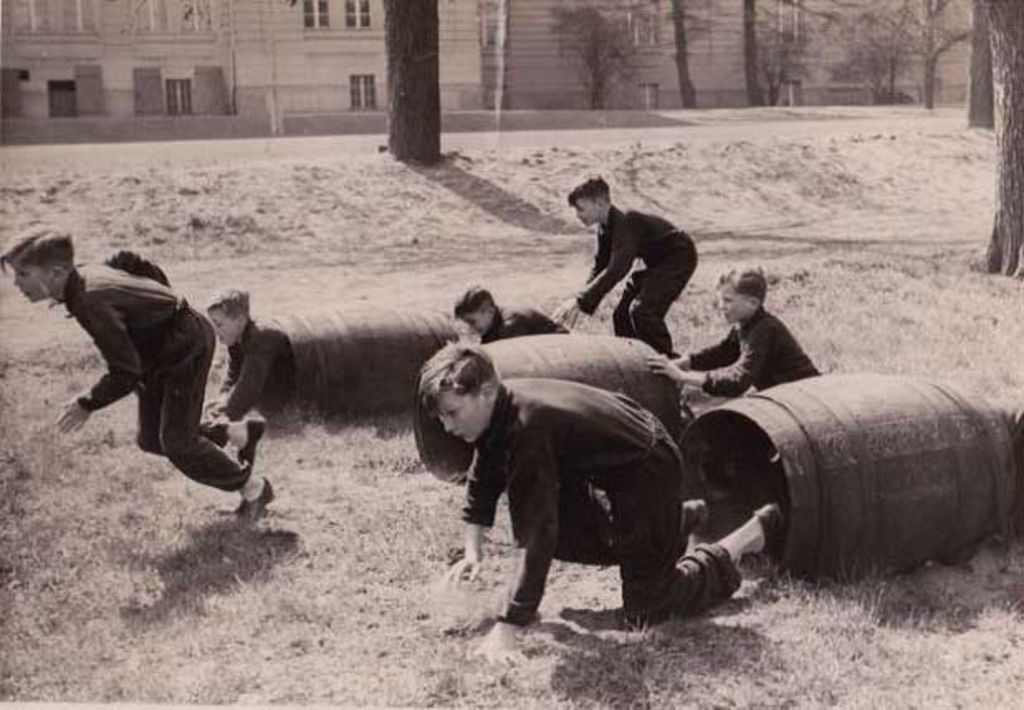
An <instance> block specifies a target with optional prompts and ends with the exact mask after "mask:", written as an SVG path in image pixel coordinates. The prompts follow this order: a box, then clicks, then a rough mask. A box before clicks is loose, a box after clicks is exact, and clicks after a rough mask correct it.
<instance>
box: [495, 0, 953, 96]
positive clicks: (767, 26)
mask: <svg viewBox="0 0 1024 710" xmlns="http://www.w3.org/2000/svg"><path fill="white" fill-rule="evenodd" d="M960 2H965V0H960ZM674 5H675V3H673V2H672V0H481V2H480V22H481V32H480V35H481V38H482V42H481V53H482V57H481V66H482V70H483V77H482V84H483V96H484V104H485V105H486V106H488V107H493V106H497V105H502V106H503V107H504V108H509V109H580V108H588V107H589V106H588V103H589V99H590V97H589V96H588V94H587V91H586V81H585V80H584V79H582V78H581V77H582V76H583V75H584V74H585V73H586V71H585V67H584V65H585V64H586V60H584V59H582V53H581V52H578V51H574V50H573V49H572V47H571V44H572V42H571V39H570V40H569V41H567V36H566V35H567V33H566V32H565V31H564V30H562V31H559V30H558V29H557V27H558V17H559V15H560V14H564V13H565V11H566V10H567V9H572V8H581V7H590V8H596V9H598V10H599V11H600V12H601V13H602V14H603V15H604V16H605V17H606V18H607V19H608V21H609V22H611V23H613V24H615V25H617V27H618V28H619V31H620V33H621V35H622V36H623V37H625V38H627V39H628V40H629V42H628V46H627V47H625V48H618V49H621V50H624V51H626V52H627V53H628V54H629V58H628V62H627V64H628V67H626V68H625V70H624V71H619V72H616V73H615V75H614V76H613V80H612V81H611V82H610V85H609V87H608V89H607V92H606V96H605V99H604V106H605V107H606V108H613V109H614V108H618V109H652V108H661V109H674V108H681V107H682V99H681V92H680V88H679V75H678V70H677V66H676V54H677V48H676V36H675V23H674V17H673V12H674ZM681 5H685V9H686V12H685V27H686V47H687V57H688V66H689V72H690V78H691V81H692V83H693V85H694V88H695V90H696V99H697V105H698V106H699V107H702V108H716V107H732V106H746V105H747V93H746V79H745V74H744V42H743V3H742V2H741V1H740V0H686V2H685V3H681ZM830 7H834V6H832V5H831V4H830V3H829V2H828V0H760V1H759V2H758V4H757V8H758V13H757V28H758V29H757V31H758V40H759V51H760V53H759V57H758V67H759V79H760V82H761V84H762V85H763V88H764V90H765V94H766V98H767V94H768V93H769V92H768V88H769V87H768V84H769V77H771V78H772V81H771V83H772V84H777V85H775V86H773V87H772V92H771V93H772V94H773V98H775V99H776V101H775V103H782V104H832V103H839V104H856V103H869V102H870V101H871V95H870V92H869V91H868V90H867V89H866V88H865V86H864V85H863V83H858V82H854V81H849V80H845V81H844V80H841V79H837V78H836V77H835V73H834V72H833V70H832V68H833V67H834V66H835V64H836V63H837V62H838V61H839V60H840V54H841V52H842V49H843V48H842V47H841V46H840V45H839V44H837V42H836V36H835V34H834V33H833V32H831V31H830V28H829V23H828V22H827V21H825V19H823V18H824V16H825V14H826V13H825V12H824V10H826V9H828V8H830ZM568 34H571V32H570V33H568ZM617 51H618V50H617ZM592 56H593V55H592ZM966 59H967V45H966V44H963V45H961V46H958V47H956V48H954V50H952V51H951V52H950V53H949V54H948V55H946V56H944V58H943V59H942V61H941V62H940V64H939V85H940V92H939V101H940V102H952V101H959V100H962V97H963V94H964V91H965V87H966V77H967V70H966ZM900 87H901V90H902V93H904V94H906V95H908V96H910V97H911V98H917V97H918V96H919V94H920V67H919V66H910V67H908V68H907V69H906V71H905V72H903V76H902V78H901V80H900Z"/></svg>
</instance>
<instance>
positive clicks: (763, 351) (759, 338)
mask: <svg viewBox="0 0 1024 710" xmlns="http://www.w3.org/2000/svg"><path fill="white" fill-rule="evenodd" d="M767 295H768V281H767V279H766V278H765V275H764V272H763V271H762V270H761V269H759V268H754V269H732V270H730V271H728V272H726V273H725V274H723V275H722V276H721V277H720V278H719V280H718V308H719V310H720V311H721V313H722V316H723V317H724V318H725V321H726V323H728V324H729V325H730V326H731V328H730V330H729V333H728V334H727V335H726V336H725V339H724V340H722V341H721V342H720V343H718V344H717V345H712V346H711V347H709V348H706V349H704V350H701V351H699V352H695V353H693V354H691V355H686V356H683V357H681V358H679V359H677V360H668V359H666V358H662V357H652V358H651V359H650V361H649V364H650V366H651V369H652V370H654V371H655V372H658V373H661V374H664V375H666V376H668V377H670V378H671V379H672V380H673V381H675V382H676V384H677V385H679V387H680V388H681V389H682V388H683V387H685V386H691V387H699V388H700V389H702V390H704V392H706V393H708V394H710V395H714V396H718V397H738V396H740V395H741V394H743V393H744V392H746V391H747V390H748V389H750V388H751V387H755V388H757V389H759V390H763V389H765V388H767V387H772V386H773V385H780V384H783V383H785V382H794V381H796V380H802V379H804V378H805V377H814V376H816V375H818V374H819V372H818V369H817V368H816V367H815V366H814V363H813V362H811V359H810V358H809V357H808V356H807V354H806V353H805V352H804V351H803V348H801V347H800V344H799V343H798V342H797V341H796V338H794V337H793V335H792V334H791V333H790V332H789V329H788V328H786V326H785V324H783V322H782V321H781V320H779V319H778V318H776V317H775V316H773V315H772V314H771V313H769V312H768V311H766V310H765V308H764V301H765V297H766V296H767Z"/></svg>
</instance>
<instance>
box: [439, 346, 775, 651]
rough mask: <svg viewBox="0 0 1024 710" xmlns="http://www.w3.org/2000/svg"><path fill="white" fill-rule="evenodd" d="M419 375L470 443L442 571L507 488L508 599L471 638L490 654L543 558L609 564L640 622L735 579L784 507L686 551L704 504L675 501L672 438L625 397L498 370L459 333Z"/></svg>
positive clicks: (532, 616)
mask: <svg viewBox="0 0 1024 710" xmlns="http://www.w3.org/2000/svg"><path fill="white" fill-rule="evenodd" d="M420 382H421V386H420V393H419V395H420V397H421V398H422V400H423V403H424V405H425V406H426V407H427V408H428V410H430V411H433V412H435V413H436V416H437V417H438V418H439V419H440V420H441V423H442V424H443V426H444V427H445V429H446V430H447V431H448V432H449V433H451V434H453V435H455V436H458V437H460V438H462V439H464V440H465V441H468V442H473V443H475V444H476V450H477V455H476V462H475V464H474V466H473V469H472V472H471V473H470V476H469V481H468V485H467V497H466V506H465V508H464V511H463V520H464V521H465V522H466V540H465V557H464V558H463V559H462V560H460V561H459V562H456V563H455V564H454V565H453V566H452V567H451V568H450V569H449V570H448V572H447V575H446V580H447V582H448V583H449V584H456V583H457V582H458V581H459V580H460V579H461V578H463V577H469V578H475V577H476V576H477V575H478V573H479V570H480V564H481V561H482V557H483V550H482V540H483V535H484V531H485V529H486V528H489V527H491V526H492V525H493V523H494V516H495V509H496V505H497V502H498V498H499V497H500V496H501V494H502V493H503V492H507V493H508V503H509V514H510V516H511V518H512V531H513V534H514V536H515V540H516V545H517V547H519V548H521V549H522V557H521V559H520V564H519V570H518V573H517V579H516V581H515V585H514V592H513V594H512V597H511V600H510V601H509V603H508V605H507V606H506V608H505V611H504V613H503V614H502V615H501V616H500V617H498V623H497V625H496V626H495V627H494V628H493V629H492V631H491V632H490V634H489V636H488V637H487V639H485V641H484V645H483V647H482V649H481V650H482V651H483V653H484V654H485V655H487V656H488V657H490V658H492V659H495V660H496V659H501V658H507V657H508V655H509V654H510V653H512V652H513V650H514V644H515V637H516V634H517V632H518V631H519V630H520V629H521V628H522V627H524V626H527V625H528V624H530V623H531V622H533V621H535V620H536V618H537V609H538V607H539V606H540V602H541V597H542V596H543V594H544V586H545V583H546V579H547V576H548V569H549V567H550V565H551V561H552V560H553V559H559V560H565V561H570V562H578V563H583V564H598V565H610V564H617V565H618V566H619V569H620V574H621V578H622V600H623V611H624V615H625V620H626V622H627V623H628V624H629V625H644V624H653V623H657V622H659V621H662V620H664V619H666V618H668V617H669V616H672V615H678V614H693V613H697V612H699V611H701V610H703V609H706V608H708V607H710V606H712V605H713V604H715V603H717V602H719V601H722V600H724V599H726V598H728V597H729V596H730V595H732V593H733V592H734V591H735V590H736V589H737V588H738V587H739V584H740V576H739V573H738V572H737V570H736V567H735V562H736V561H737V560H738V559H739V557H740V555H741V554H743V553H746V552H756V551H759V550H760V549H762V548H763V547H764V545H765V542H766V532H767V534H769V535H770V536H772V543H773V544H774V542H775V540H776V538H777V536H778V535H781V522H782V514H781V512H780V510H779V508H778V506H776V505H770V506H766V507H765V508H762V509H761V510H759V511H758V513H757V519H755V520H751V521H750V522H748V523H747V524H746V525H744V526H742V527H741V528H740V529H739V530H737V531H736V532H735V533H733V534H731V535H730V536H728V537H726V538H725V539H723V540H722V541H720V542H719V543H718V544H713V545H701V546H699V547H697V548H696V550H695V551H694V552H693V553H692V554H690V555H686V556H685V557H684V556H683V555H684V553H685V550H686V544H687V538H688V535H689V533H690V531H691V530H693V529H694V528H695V527H696V525H697V524H698V523H699V522H700V519H701V518H702V517H706V507H705V506H704V505H703V502H702V501H688V502H687V504H685V505H684V503H683V500H682V489H683V473H682V461H681V456H680V453H679V450H678V449H677V448H676V445H675V444H674V443H673V441H672V439H671V437H670V436H669V434H668V432H667V431H666V430H665V429H664V427H663V426H662V425H661V424H660V422H659V421H658V419H657V418H656V417H655V416H654V415H653V414H651V413H650V412H648V411H647V410H645V409H643V408H642V407H640V406H639V405H638V404H636V402H634V401H633V400H631V399H629V398H628V397H625V396H623V395H620V394H613V393H610V392H606V391H604V390H600V389H597V388H594V387H589V386H586V385H581V384H577V383H574V382H567V381H561V380H551V379H522V380H509V381H508V382H502V381H501V380H500V378H499V376H498V374H497V373H496V372H495V370H494V364H493V362H492V361H491V359H490V357H489V356H488V355H487V353H486V352H485V351H483V350H482V349H481V348H480V347H478V346H470V345H465V344H458V343H455V344H451V345H448V346H446V347H445V348H444V349H442V350H441V351H439V352H438V353H437V354H436V355H435V356H434V357H433V358H431V359H430V361H428V362H427V364H426V365H424V368H423V372H422V376H421V380H420ZM765 526H767V527H765ZM680 558H682V559H680Z"/></svg>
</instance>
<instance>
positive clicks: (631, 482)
mask: <svg viewBox="0 0 1024 710" xmlns="http://www.w3.org/2000/svg"><path fill="white" fill-rule="evenodd" d="M666 439H668V434H667V433H666V432H665V431H664V428H663V427H662V425H661V424H660V423H659V422H658V420H657V418H656V417H655V416H654V415H653V414H651V413H650V412H648V411H647V410H645V409H643V408H642V407H641V406H640V405H639V404H637V403H636V402H634V401H633V400H631V399H629V398H628V397H626V396H624V395H621V394H615V393H611V392H606V391H605V390H601V389H597V388H595V387H589V386H587V385H582V384H578V383H575V382H567V381H561V380H550V379H514V380H509V381H508V382H506V383H505V384H504V385H503V386H502V387H501V389H500V391H499V393H498V398H497V402H496V404H495V407H494V412H493V414H492V415H491V421H490V424H489V426H488V428H487V430H486V431H485V432H484V433H483V435H481V437H480V439H479V440H478V441H477V444H476V446H477V457H476V462H475V465H474V467H473V469H472V471H471V473H470V476H469V483H468V486H467V494H466V507H465V509H464V514H463V519H464V520H465V521H466V522H468V523H472V524H475V525H481V526H485V527H490V526H492V525H493V524H494V515H495V508H496V505H497V502H498V498H499V497H500V496H501V494H502V492H504V491H507V492H508V503H509V514H510V516H511V519H512V532H513V535H514V536H515V540H516V544H517V545H518V546H519V547H521V548H525V556H524V562H523V565H522V567H521V569H520V570H519V576H518V581H517V583H516V585H515V591H514V593H513V596H512V599H511V601H510V602H509V605H508V607H507V609H506V612H505V615H504V618H505V620H506V621H508V622H510V623H514V624H520V625H522V624H526V623H529V622H530V621H531V620H532V619H533V618H534V616H535V613H536V610H537V607H538V606H539V605H540V601H541V597H542V596H543V594H544V586H545V581H546V579H547V574H548V569H549V567H550V566H551V560H552V559H553V558H554V556H555V552H556V547H557V545H558V540H559V537H560V536H572V535H574V534H579V531H574V530H564V529H560V528H559V524H560V519H559V504H560V496H566V495H573V493H572V491H580V490H584V489H585V488H586V486H587V485H589V486H592V487H593V488H594V489H597V490H599V491H603V492H604V494H606V495H607V497H608V499H609V500H610V501H611V506H612V510H613V511H616V510H618V508H617V507H616V506H617V503H618V501H620V500H626V501H630V503H629V504H625V508H624V511H625V512H626V513H631V514H632V515H633V516H635V517H638V518H641V519H642V518H643V515H642V511H641V510H633V508H635V507H636V506H637V505H638V501H644V500H658V501H664V500H666V499H669V498H671V499H677V500H678V499H681V497H682V469H681V466H680V465H679V462H678V451H677V450H675V448H674V447H671V450H673V451H676V456H674V457H670V458H669V460H667V461H666V462H665V463H666V465H663V466H649V465H646V466H645V465H644V463H645V462H648V461H649V457H651V456H655V455H658V454H655V453H654V452H655V448H656V446H658V445H659V442H662V446H663V442H664V441H665V440H666ZM661 451H663V448H662V449H659V452H661ZM566 503H568V501H562V504H563V505H565V504H566ZM641 505H642V504H641ZM569 507H572V505H571V504H570V505H569ZM628 524H629V523H628V522H627V523H626V525H628ZM623 534H624V535H628V531H626V532H624V533H623Z"/></svg>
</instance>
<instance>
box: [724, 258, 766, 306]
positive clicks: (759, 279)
mask: <svg viewBox="0 0 1024 710" xmlns="http://www.w3.org/2000/svg"><path fill="white" fill-rule="evenodd" d="M722 286H729V287H730V288H731V289H732V290H733V291H735V292H736V293H738V294H741V295H743V296H749V297H751V298H756V299H757V300H759V301H760V302H761V303H764V299H765V298H767V297H768V277H767V276H765V273H764V269H762V268H761V267H760V266H748V267H743V268H737V269H729V270H728V271H726V272H725V273H724V274H722V275H721V276H719V277H718V287H719V288H721V287H722Z"/></svg>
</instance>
